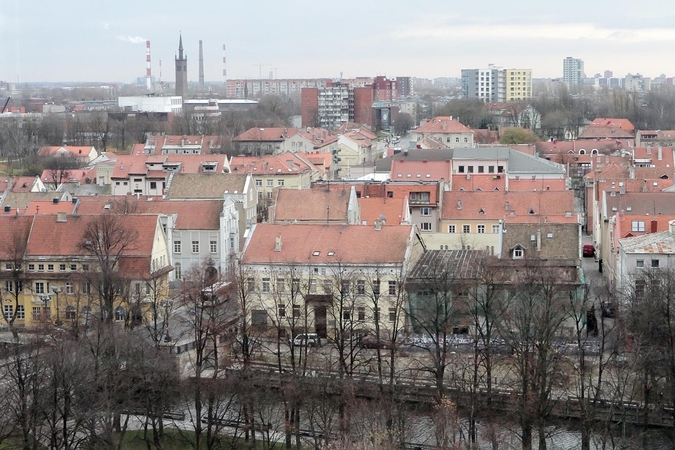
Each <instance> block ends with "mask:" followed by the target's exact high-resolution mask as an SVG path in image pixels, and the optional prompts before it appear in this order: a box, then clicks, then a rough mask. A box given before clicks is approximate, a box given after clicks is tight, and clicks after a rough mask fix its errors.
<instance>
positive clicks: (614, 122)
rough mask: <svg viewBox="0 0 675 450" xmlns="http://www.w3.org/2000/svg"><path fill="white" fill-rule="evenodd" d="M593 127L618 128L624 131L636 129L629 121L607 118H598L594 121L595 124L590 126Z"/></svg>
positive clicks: (592, 123)
mask: <svg viewBox="0 0 675 450" xmlns="http://www.w3.org/2000/svg"><path fill="white" fill-rule="evenodd" d="M590 126H591V127H618V128H621V129H622V130H626V131H633V130H634V129H635V127H634V126H633V124H632V123H631V121H630V120H628V119H615V118H605V117H596V118H595V119H593V122H591V124H590Z"/></svg>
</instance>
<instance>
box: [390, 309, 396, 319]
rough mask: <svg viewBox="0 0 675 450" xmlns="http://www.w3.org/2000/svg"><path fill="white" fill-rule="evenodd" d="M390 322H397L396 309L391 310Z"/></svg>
mask: <svg viewBox="0 0 675 450" xmlns="http://www.w3.org/2000/svg"><path fill="white" fill-rule="evenodd" d="M389 322H396V308H389Z"/></svg>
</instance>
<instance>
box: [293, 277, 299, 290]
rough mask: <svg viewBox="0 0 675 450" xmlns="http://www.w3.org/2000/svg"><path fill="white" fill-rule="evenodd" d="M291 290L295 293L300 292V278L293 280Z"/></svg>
mask: <svg viewBox="0 0 675 450" xmlns="http://www.w3.org/2000/svg"><path fill="white" fill-rule="evenodd" d="M291 289H292V290H293V292H296V293H297V292H300V278H293V280H291Z"/></svg>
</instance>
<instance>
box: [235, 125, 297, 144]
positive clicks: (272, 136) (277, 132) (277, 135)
mask: <svg viewBox="0 0 675 450" xmlns="http://www.w3.org/2000/svg"><path fill="white" fill-rule="evenodd" d="M298 131H300V130H299V129H298V128H281V127H277V128H256V127H253V128H249V129H248V130H246V131H244V132H243V133H241V134H240V135H239V136H237V137H235V138H234V139H232V140H233V141H235V142H243V141H253V142H258V141H280V142H281V141H285V140H286V139H288V138H289V137H293V136H294V135H296V134H297V133H298Z"/></svg>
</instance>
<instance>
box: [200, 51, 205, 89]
mask: <svg viewBox="0 0 675 450" xmlns="http://www.w3.org/2000/svg"><path fill="white" fill-rule="evenodd" d="M199 90H200V91H203V90H204V51H203V50H202V41H201V39H200V40H199Z"/></svg>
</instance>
